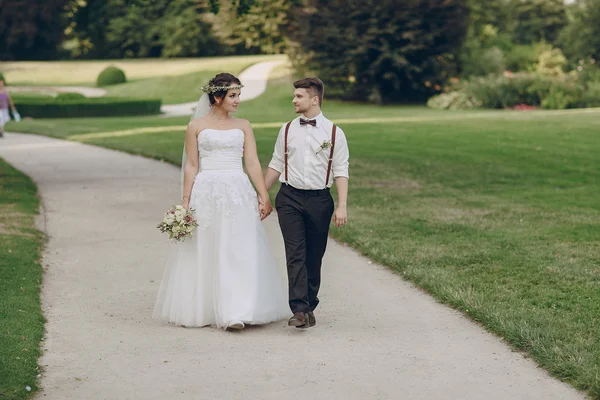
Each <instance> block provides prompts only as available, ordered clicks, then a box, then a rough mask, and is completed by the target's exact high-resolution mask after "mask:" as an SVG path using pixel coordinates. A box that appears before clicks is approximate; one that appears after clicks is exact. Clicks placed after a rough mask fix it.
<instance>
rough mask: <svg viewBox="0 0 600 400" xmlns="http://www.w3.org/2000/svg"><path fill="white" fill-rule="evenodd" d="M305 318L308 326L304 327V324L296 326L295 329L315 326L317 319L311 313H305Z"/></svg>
mask: <svg viewBox="0 0 600 400" xmlns="http://www.w3.org/2000/svg"><path fill="white" fill-rule="evenodd" d="M306 316H307V319H308V325H306V324H304V325H298V326H296V328H302V329H306V328H312V327H313V326H315V325H316V324H317V319H316V318H315V313H313V312H312V311H311V312H309V313H306Z"/></svg>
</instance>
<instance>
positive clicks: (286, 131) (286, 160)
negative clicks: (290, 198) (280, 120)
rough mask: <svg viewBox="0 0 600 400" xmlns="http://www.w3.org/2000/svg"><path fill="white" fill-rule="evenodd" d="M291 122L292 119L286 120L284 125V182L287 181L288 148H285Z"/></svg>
mask: <svg viewBox="0 0 600 400" xmlns="http://www.w3.org/2000/svg"><path fill="white" fill-rule="evenodd" d="M291 124H292V121H290V122H288V123H287V125H286V126H285V155H284V159H285V161H284V162H285V183H287V181H288V153H289V152H288V148H287V142H288V132H289V131H290V125H291Z"/></svg>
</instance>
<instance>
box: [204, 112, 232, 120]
mask: <svg viewBox="0 0 600 400" xmlns="http://www.w3.org/2000/svg"><path fill="white" fill-rule="evenodd" d="M208 115H210V116H211V117H213V118H214V119H217V120H219V121H225V120H226V119H229V115H227V116H226V117H219V116H217V115H215V114H214V113H212V112H210V113H208Z"/></svg>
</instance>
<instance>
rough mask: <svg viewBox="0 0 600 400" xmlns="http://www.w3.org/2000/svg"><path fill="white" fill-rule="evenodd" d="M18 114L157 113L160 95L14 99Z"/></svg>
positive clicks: (36, 115) (57, 115)
mask: <svg viewBox="0 0 600 400" xmlns="http://www.w3.org/2000/svg"><path fill="white" fill-rule="evenodd" d="M15 105H16V107H17V108H18V109H19V112H20V114H21V116H23V117H32V118H78V117H108V116H111V117H112V116H127V115H151V114H158V113H160V106H161V100H160V99H140V98H124V97H99V98H83V99H68V98H66V99H65V98H63V99H62V100H61V99H60V98H59V97H58V96H57V97H55V98H48V99H42V98H32V99H15Z"/></svg>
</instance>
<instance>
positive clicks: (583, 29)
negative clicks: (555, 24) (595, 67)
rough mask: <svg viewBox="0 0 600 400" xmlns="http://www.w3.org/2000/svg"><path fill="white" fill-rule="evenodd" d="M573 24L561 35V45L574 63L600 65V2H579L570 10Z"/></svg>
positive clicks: (588, 0) (585, 0)
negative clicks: (587, 62)
mask: <svg viewBox="0 0 600 400" xmlns="http://www.w3.org/2000/svg"><path fill="white" fill-rule="evenodd" d="M570 11H571V22H570V23H569V25H568V26H567V27H566V28H565V29H564V30H563V31H562V32H561V34H560V44H561V47H562V49H563V52H564V53H565V55H566V56H567V58H568V59H569V60H570V61H571V62H572V63H573V64H577V63H579V60H584V61H587V60H588V59H591V60H593V62H594V63H596V64H597V63H600V1H597V0H579V1H577V2H576V3H575V4H573V5H572V6H571V8H570Z"/></svg>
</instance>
